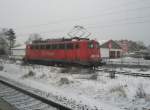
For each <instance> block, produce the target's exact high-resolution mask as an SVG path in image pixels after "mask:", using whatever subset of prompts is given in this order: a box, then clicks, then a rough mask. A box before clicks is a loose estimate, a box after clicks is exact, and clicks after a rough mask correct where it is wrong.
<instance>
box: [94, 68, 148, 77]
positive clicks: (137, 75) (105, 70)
mask: <svg viewBox="0 0 150 110" xmlns="http://www.w3.org/2000/svg"><path fill="white" fill-rule="evenodd" d="M96 71H103V72H107V73H114V74H120V75H128V76H135V77H150V74H144V73H134V72H128V71H116V70H110V69H96Z"/></svg>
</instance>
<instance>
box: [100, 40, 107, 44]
mask: <svg viewBox="0 0 150 110" xmlns="http://www.w3.org/2000/svg"><path fill="white" fill-rule="evenodd" d="M107 41H109V40H99V41H98V42H99V43H100V45H102V44H104V43H105V42H107Z"/></svg>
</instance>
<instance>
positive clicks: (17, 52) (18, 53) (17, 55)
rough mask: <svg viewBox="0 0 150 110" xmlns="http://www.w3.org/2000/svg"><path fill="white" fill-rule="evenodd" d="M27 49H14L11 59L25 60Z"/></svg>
mask: <svg viewBox="0 0 150 110" xmlns="http://www.w3.org/2000/svg"><path fill="white" fill-rule="evenodd" d="M25 48H26V46H25V45H22V46H20V47H16V48H12V49H11V53H12V55H11V58H13V59H19V60H21V59H23V57H24V56H25Z"/></svg>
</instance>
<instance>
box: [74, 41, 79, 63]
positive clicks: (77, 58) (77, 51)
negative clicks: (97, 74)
mask: <svg viewBox="0 0 150 110" xmlns="http://www.w3.org/2000/svg"><path fill="white" fill-rule="evenodd" d="M74 53H75V61H79V60H80V52H79V44H78V43H76V44H75V48H74Z"/></svg>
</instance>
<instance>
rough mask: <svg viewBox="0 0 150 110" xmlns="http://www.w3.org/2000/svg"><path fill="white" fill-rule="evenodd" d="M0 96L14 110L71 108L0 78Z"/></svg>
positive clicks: (68, 109)
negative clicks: (14, 109)
mask: <svg viewBox="0 0 150 110" xmlns="http://www.w3.org/2000/svg"><path fill="white" fill-rule="evenodd" d="M0 97H1V98H2V99H4V100H5V101H7V102H8V103H10V104H11V105H12V106H14V108H16V110H71V109H70V108H68V107H65V106H63V105H60V104H59V103H56V102H52V101H50V100H48V99H45V98H43V97H41V96H39V95H36V94H33V93H31V92H29V91H27V90H24V89H22V88H19V87H17V86H14V85H12V84H10V83H8V82H5V81H4V80H1V79H0Z"/></svg>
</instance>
